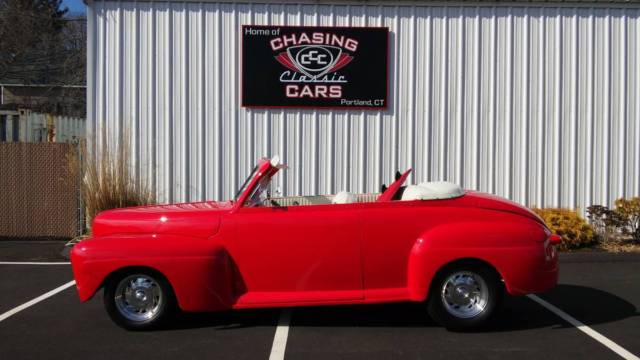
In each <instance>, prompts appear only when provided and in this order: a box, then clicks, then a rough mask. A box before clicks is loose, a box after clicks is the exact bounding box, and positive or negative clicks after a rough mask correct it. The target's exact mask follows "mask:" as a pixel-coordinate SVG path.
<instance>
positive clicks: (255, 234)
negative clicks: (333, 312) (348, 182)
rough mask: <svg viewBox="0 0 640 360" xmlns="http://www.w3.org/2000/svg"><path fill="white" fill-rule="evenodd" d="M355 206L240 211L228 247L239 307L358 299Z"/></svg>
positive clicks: (359, 268) (357, 217) (358, 235)
mask: <svg viewBox="0 0 640 360" xmlns="http://www.w3.org/2000/svg"><path fill="white" fill-rule="evenodd" d="M360 209H361V206H360V204H335V205H304V206H283V207H253V208H250V207H243V208H240V209H238V211H237V212H236V213H235V214H233V220H234V223H235V226H236V229H237V230H236V233H237V234H236V240H235V241H234V244H233V246H232V249H233V256H234V260H235V262H236V265H237V268H238V271H239V274H240V277H241V281H242V282H243V288H244V294H243V295H242V296H240V298H239V299H238V303H239V304H261V303H292V302H313V301H318V302H324V301H343V300H354V299H361V298H362V282H363V279H362V264H361V241H362V236H361V225H360V214H359V212H360Z"/></svg>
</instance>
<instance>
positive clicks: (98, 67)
mask: <svg viewBox="0 0 640 360" xmlns="http://www.w3.org/2000/svg"><path fill="white" fill-rule="evenodd" d="M611 6H620V8H606V7H588V6H580V5H577V6H575V7H563V6H559V5H554V6H552V5H546V6H545V5H535V4H529V5H527V6H483V5H481V4H480V5H477V6H476V5H473V4H471V5H469V4H464V5H460V4H458V6H386V5H345V4H342V5H341V4H339V3H337V4H335V5H326V4H322V5H313V4H311V5H290V4H287V5H281V4H228V3H224V4H217V3H197V2H186V3H185V2H179V3H178V2H176V3H171V2H136V3H127V2H110V1H106V2H92V3H90V6H89V13H88V16H89V49H88V50H89V74H88V79H89V84H88V85H89V86H88V118H89V119H90V120H89V132H90V133H93V134H95V133H97V132H98V131H99V130H98V129H100V127H101V126H106V128H107V129H108V131H111V132H112V135H113V134H118V133H119V132H122V131H126V132H128V133H130V134H132V135H131V143H132V147H133V154H134V156H135V159H136V162H137V166H138V170H139V171H140V174H141V175H142V176H143V178H145V179H148V180H149V181H151V182H152V183H153V185H154V186H156V188H157V189H158V194H159V198H160V199H161V200H162V201H188V200H200V199H225V198H229V197H231V196H232V195H233V193H234V191H235V190H236V188H237V187H238V186H239V184H240V182H241V181H242V180H243V178H244V177H245V176H246V175H247V174H248V172H249V170H250V168H251V167H252V165H253V163H254V161H255V159H256V158H258V157H260V156H264V155H271V154H280V155H281V157H282V158H283V159H284V161H285V162H286V163H288V164H289V165H290V167H291V168H290V169H289V170H287V173H286V177H284V178H281V180H280V186H281V189H282V191H283V192H284V193H285V194H289V195H293V194H316V193H334V192H336V191H339V190H350V191H356V192H365V191H377V190H378V189H379V187H380V185H381V183H383V182H384V183H387V182H389V181H390V180H391V178H392V176H393V173H394V172H395V171H396V169H400V170H404V169H406V168H408V167H411V166H413V167H414V169H415V172H414V175H413V177H412V178H411V179H410V182H420V181H426V180H449V181H453V182H456V183H460V184H462V185H463V186H464V187H465V188H470V189H479V190H482V191H487V192H491V193H495V194H498V195H502V196H505V197H508V198H511V199H513V200H515V201H517V202H520V203H523V204H526V205H537V206H564V207H572V208H575V207H581V208H583V207H585V206H588V205H590V204H610V203H611V201H612V200H613V199H615V198H617V197H620V196H633V195H636V196H637V195H638V194H640V104H639V100H640V9H638V8H635V7H629V6H626V7H625V5H614V4H612V5H611ZM242 24H286V25H293V24H304V25H350V26H364V25H368V26H388V27H389V28H390V31H391V35H390V49H391V50H390V51H391V54H390V72H389V73H390V77H391V79H390V86H391V89H390V97H391V99H390V100H391V103H390V107H389V109H388V111H384V112H375V111H326V110H318V111H309V110H304V111H302V110H301V111H297V110H290V109H287V110H249V109H244V108H241V107H240V96H239V84H240V75H241V74H240V67H239V62H240V36H241V34H240V26H241V25H242Z"/></svg>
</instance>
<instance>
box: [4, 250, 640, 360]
mask: <svg viewBox="0 0 640 360" xmlns="http://www.w3.org/2000/svg"><path fill="white" fill-rule="evenodd" d="M2 254H5V252H3V253H2ZM10 260H11V262H14V261H16V260H19V259H16V257H13V258H11V259H10ZM25 260H31V259H29V258H26V259H25ZM0 261H7V259H0ZM561 262H562V268H561V279H560V284H559V285H558V287H557V288H556V289H554V290H553V291H551V292H549V293H547V294H542V295H540V298H541V299H543V300H545V301H546V302H548V303H549V304H551V305H552V306H555V307H556V308H558V309H559V310H561V311H562V312H563V313H565V314H568V315H570V316H571V317H573V318H575V319H577V320H578V321H580V322H582V323H583V324H584V325H585V326H586V327H588V330H587V332H589V331H595V332H597V333H598V334H599V335H600V336H602V337H603V338H604V340H602V342H598V341H596V339H595V338H594V337H593V336H590V335H589V334H587V333H585V332H583V331H580V330H579V329H578V328H576V327H575V326H574V325H575V324H573V325H572V324H570V323H569V322H567V321H565V320H563V319H561V318H560V317H559V316H557V315H556V314H554V313H553V312H551V311H550V310H549V309H548V308H547V307H544V306H542V305H540V304H539V303H537V302H536V301H534V300H532V299H531V298H527V297H519V298H507V299H506V300H505V302H504V305H503V307H502V309H501V311H500V312H499V313H498V315H497V316H496V318H495V319H494V322H493V323H492V325H491V326H490V327H489V328H487V329H484V330H483V331H481V332H476V333H452V332H448V331H446V330H445V329H443V328H441V327H439V326H437V325H436V324H434V323H433V322H432V321H431V320H430V319H429V318H428V316H427V315H426V313H425V311H423V309H422V307H421V305H420V304H404V303H403V304H387V305H374V306H339V307H317V308H296V309H292V310H282V311H281V310H278V309H269V310H251V311H238V312H225V313H211V314H183V315H180V316H178V317H177V318H176V319H175V321H174V322H172V323H171V324H169V325H168V326H166V327H165V328H163V329H161V330H156V331H150V332H129V331H125V330H123V329H121V328H119V327H117V326H116V325H114V324H113V323H112V322H111V321H110V320H109V318H108V317H107V315H106V313H105V311H104V310H103V307H102V299H101V296H102V294H98V295H97V296H96V297H94V298H93V299H92V300H91V301H89V302H87V303H85V304H81V303H80V302H79V300H78V299H77V295H76V292H75V288H74V287H73V286H70V287H69V288H66V289H65V290H62V291H60V292H58V293H56V294H55V295H52V296H50V297H47V298H46V299H44V300H42V301H40V302H37V303H35V304H34V305H32V306H29V307H26V308H24V309H23V310H21V311H18V312H16V313H14V314H13V315H11V316H8V317H6V315H5V314H7V312H11V311H15V309H16V307H19V306H21V305H24V304H25V303H27V302H29V301H30V300H32V299H34V298H36V297H38V296H41V295H42V294H45V293H47V292H49V291H50V290H52V289H55V288H58V287H59V286H61V285H64V284H67V283H69V281H71V280H72V279H73V278H72V273H71V269H70V266H69V265H60V264H57V265H41V264H37V265H32V264H15V263H7V262H0V319H1V320H0V354H1V355H0V356H1V357H2V358H3V359H35V358H64V359H73V358H98V359H111V358H113V357H114V356H117V357H119V358H155V359H164V358H181V359H182V358H185V359H192V358H193V359H202V358H214V359H268V358H269V357H270V356H271V355H273V356H274V357H273V358H274V359H275V358H278V356H279V355H280V356H282V355H283V354H284V358H286V359H305V360H309V359H335V358H346V359H439V358H443V359H445V358H446V359H496V358H500V359H502V358H509V359H511V358H518V359H534V358H535V359H540V358H546V359H549V358H551V359H556V358H558V359H560V358H563V359H565V358H590V359H615V358H620V355H618V354H617V353H616V352H614V350H615V349H618V350H619V349H622V350H623V351H626V355H624V354H625V353H623V356H622V357H626V358H629V359H634V358H635V357H634V356H639V355H640V340H639V339H640V316H639V315H640V312H639V311H638V308H639V307H640V254H633V255H610V254H601V253H579V254H563V256H562V257H561ZM282 314H288V315H289V316H290V322H289V323H288V325H289V326H288V328H287V327H285V326H281V328H280V329H278V324H279V323H280V325H286V322H284V321H285V320H283V318H281V316H282ZM285 318H286V315H285ZM277 329H278V331H276V330H277ZM277 333H278V335H276V334H277ZM283 335H284V337H283ZM274 337H276V341H275V342H274ZM596 337H597V336H596Z"/></svg>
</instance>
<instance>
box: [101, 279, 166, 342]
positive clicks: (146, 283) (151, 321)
mask: <svg viewBox="0 0 640 360" xmlns="http://www.w3.org/2000/svg"><path fill="white" fill-rule="evenodd" d="M104 305H105V308H106V310H107V313H108V314H109V316H110V317H111V319H112V320H113V321H114V322H115V323H116V324H118V325H120V326H122V327H124V328H126V329H130V330H143V329H150V328H154V327H156V326H157V325H159V324H160V323H161V322H162V321H164V320H165V319H166V318H167V317H168V316H169V313H170V312H171V311H172V310H173V307H174V301H173V292H172V291H171V286H170V285H169V283H168V282H167V280H165V279H164V278H163V277H162V276H160V275H158V274H153V273H151V272H146V271H135V272H128V273H125V274H122V275H120V276H113V277H111V278H110V279H108V280H107V282H106V284H105V289H104Z"/></svg>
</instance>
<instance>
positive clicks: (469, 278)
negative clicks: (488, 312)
mask: <svg viewBox="0 0 640 360" xmlns="http://www.w3.org/2000/svg"><path fill="white" fill-rule="evenodd" d="M441 296H442V303H443V304H444V307H445V309H446V310H447V311H448V312H449V313H450V314H451V315H453V316H455V317H458V318H465V319H467V318H472V317H475V316H478V315H479V314H480V313H482V312H483V311H484V309H485V308H486V307H487V303H488V300H489V289H488V288H487V284H486V283H485V281H484V279H482V277H480V276H479V275H477V274H475V273H472V272H470V271H459V272H456V273H453V274H452V275H451V276H449V277H448V278H447V280H446V281H445V282H444V284H443V285H442V292H441Z"/></svg>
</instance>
